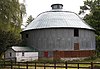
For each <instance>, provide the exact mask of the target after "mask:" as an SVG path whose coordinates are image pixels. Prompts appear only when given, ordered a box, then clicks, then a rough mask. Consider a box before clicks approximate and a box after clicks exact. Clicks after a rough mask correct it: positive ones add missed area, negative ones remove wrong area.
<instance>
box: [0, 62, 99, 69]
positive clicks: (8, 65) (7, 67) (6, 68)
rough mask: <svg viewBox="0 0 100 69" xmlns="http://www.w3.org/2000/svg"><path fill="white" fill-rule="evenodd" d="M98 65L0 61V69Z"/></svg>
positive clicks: (78, 68)
mask: <svg viewBox="0 0 100 69" xmlns="http://www.w3.org/2000/svg"><path fill="white" fill-rule="evenodd" d="M96 66H98V67H99V68H98V69H100V63H93V62H88V63H86V62H85V63H72V62H65V63H60V62H52V63H45V62H13V61H0V69H50V68H51V69H59V68H63V69H70V68H71V69H72V68H73V69H82V68H85V69H95V67H96Z"/></svg>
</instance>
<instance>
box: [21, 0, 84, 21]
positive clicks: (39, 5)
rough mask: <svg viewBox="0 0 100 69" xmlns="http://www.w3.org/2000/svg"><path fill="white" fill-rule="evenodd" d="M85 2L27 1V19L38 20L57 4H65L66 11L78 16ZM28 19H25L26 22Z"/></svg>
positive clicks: (66, 0)
mask: <svg viewBox="0 0 100 69" xmlns="http://www.w3.org/2000/svg"><path fill="white" fill-rule="evenodd" d="M19 1H22V0H19ZM83 1H84V0H25V5H26V12H27V17H28V16H29V15H32V16H33V18H36V17H37V15H38V14H40V13H42V12H44V11H49V10H51V9H52V8H51V5H52V4H56V3H59V4H63V8H64V10H66V11H72V12H75V13H77V14H78V12H79V10H80V6H82V5H83ZM27 17H26V18H24V22H25V20H26V19H27Z"/></svg>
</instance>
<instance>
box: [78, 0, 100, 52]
mask: <svg viewBox="0 0 100 69" xmlns="http://www.w3.org/2000/svg"><path fill="white" fill-rule="evenodd" d="M80 9H81V10H80V12H79V14H81V13H85V11H87V10H89V11H90V13H89V14H86V15H85V17H84V20H85V21H86V22H87V23H88V24H89V25H91V26H92V27H93V28H94V29H95V31H96V35H97V36H96V49H97V50H96V51H98V52H100V0H86V1H84V6H80Z"/></svg>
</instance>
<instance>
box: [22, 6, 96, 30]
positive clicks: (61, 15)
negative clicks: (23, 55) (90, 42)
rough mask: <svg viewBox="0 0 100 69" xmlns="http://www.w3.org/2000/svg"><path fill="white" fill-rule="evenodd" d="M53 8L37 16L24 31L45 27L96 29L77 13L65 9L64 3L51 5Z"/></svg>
mask: <svg viewBox="0 0 100 69" xmlns="http://www.w3.org/2000/svg"><path fill="white" fill-rule="evenodd" d="M51 7H52V10H50V11H46V12H43V13H41V14H39V15H38V16H37V18H35V19H34V20H33V21H32V22H31V23H30V24H29V25H28V26H27V27H26V28H25V29H24V30H23V31H26V30H32V29H43V28H84V29H90V30H94V29H93V28H92V27H90V26H89V25H88V24H87V23H86V22H85V21H83V20H82V19H81V18H80V17H79V16H78V15H77V14H76V13H74V12H70V11H64V10H63V9H62V7H63V5H62V4H53V5H51Z"/></svg>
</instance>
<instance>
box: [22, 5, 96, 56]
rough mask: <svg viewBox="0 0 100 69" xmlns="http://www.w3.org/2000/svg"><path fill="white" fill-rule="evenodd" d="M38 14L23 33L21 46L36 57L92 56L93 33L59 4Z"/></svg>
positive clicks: (79, 19) (93, 50)
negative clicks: (32, 50)
mask: <svg viewBox="0 0 100 69" xmlns="http://www.w3.org/2000/svg"><path fill="white" fill-rule="evenodd" d="M51 7H52V10H50V11H46V12H43V13H40V14H39V15H38V16H37V17H36V18H35V19H34V20H33V21H32V22H31V23H30V24H29V25H28V26H27V27H26V28H25V29H24V30H23V31H22V32H21V34H22V39H23V43H24V44H25V45H27V46H32V47H33V48H35V49H36V50H38V52H39V58H44V57H46V58H83V57H90V56H94V55H95V30H94V29H93V28H92V27H90V26H89V25H88V24H87V23H86V22H85V21H83V20H82V19H81V18H80V17H79V16H78V15H77V14H76V13H74V12H70V11H64V10H63V5H62V4H53V5H51Z"/></svg>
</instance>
